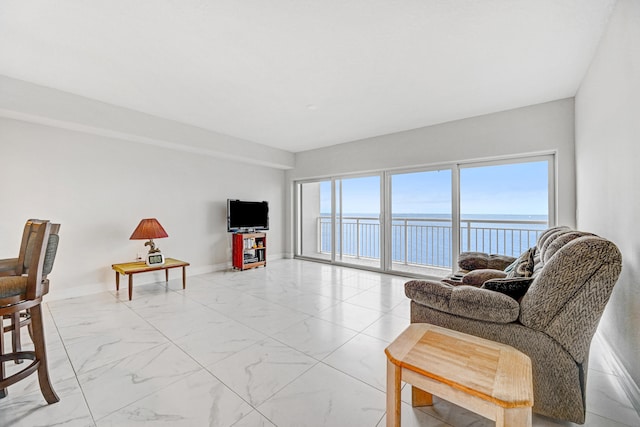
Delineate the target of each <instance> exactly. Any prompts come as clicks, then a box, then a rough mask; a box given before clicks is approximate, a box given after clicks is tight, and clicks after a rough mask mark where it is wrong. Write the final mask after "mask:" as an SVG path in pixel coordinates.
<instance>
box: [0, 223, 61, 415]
mask: <svg viewBox="0 0 640 427" xmlns="http://www.w3.org/2000/svg"><path fill="white" fill-rule="evenodd" d="M59 227H60V225H59V224H51V223H50V222H49V221H43V220H29V221H27V225H26V226H25V232H24V233H23V244H24V246H25V248H24V251H22V250H21V253H20V256H19V257H18V264H20V265H18V264H14V268H13V270H11V269H8V268H5V269H4V271H3V272H2V275H0V318H5V317H8V318H9V319H10V320H11V325H10V326H9V327H8V328H7V327H4V326H3V328H2V334H0V398H2V397H5V396H6V395H7V387H9V386H10V385H12V384H15V383H17V382H18V381H21V380H22V379H24V378H26V377H27V376H29V375H31V374H32V373H34V372H38V381H39V383H40V390H41V391H42V394H43V396H44V398H45V400H46V401H47V403H55V402H58V401H59V400H60V399H59V398H58V396H57V395H56V393H55V391H54V390H53V387H52V385H51V381H50V379H49V372H48V368H47V353H46V345H45V338H44V327H43V321H42V307H41V303H42V297H43V295H45V294H46V293H47V292H48V291H49V280H48V279H47V275H48V274H49V273H50V272H51V269H52V267H53V260H54V259H55V254H56V251H57V247H58V230H59ZM25 239H26V240H25ZM7 264H9V263H5V266H6V265H7ZM21 313H22V314H25V316H21ZM23 318H24V320H22V319H23ZM27 325H28V326H29V332H30V335H31V339H32V341H33V345H34V350H33V351H22V349H21V348H20V341H19V335H20V328H21V327H23V326H27ZM6 331H11V333H12V337H13V351H12V352H10V353H5V348H4V332H6ZM16 337H18V338H16ZM25 359H28V360H32V363H31V364H29V365H28V366H26V367H24V368H23V369H22V370H20V371H18V372H16V373H14V374H12V375H10V376H5V368H4V365H5V363H7V362H9V361H15V362H18V361H22V360H25Z"/></svg>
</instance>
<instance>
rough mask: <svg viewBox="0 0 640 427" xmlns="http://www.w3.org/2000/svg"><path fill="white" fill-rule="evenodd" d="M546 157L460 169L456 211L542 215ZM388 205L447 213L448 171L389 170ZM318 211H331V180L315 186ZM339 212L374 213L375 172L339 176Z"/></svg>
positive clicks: (377, 201) (376, 202) (376, 206)
mask: <svg viewBox="0 0 640 427" xmlns="http://www.w3.org/2000/svg"><path fill="white" fill-rule="evenodd" d="M547 168H548V163H547V162H546V161H542V162H530V163H516V164H507V165H497V166H483V167H473V168H462V169H461V170H460V203H461V212H462V215H463V216H464V215H488V214H494V215H495V214H508V215H547V213H548V196H547V191H548V169H547ZM391 182H392V211H393V213H394V214H399V213H409V214H410V213H413V214H415V213H422V214H427V213H435V214H449V213H450V210H451V171H450V170H441V171H429V172H418V173H407V174H395V175H393V176H392V181H391ZM321 188H322V190H321V192H322V195H321V211H322V212H323V213H328V212H330V211H331V184H330V182H324V183H322V186H321ZM342 191H343V197H342V200H343V203H344V206H343V212H344V213H348V214H355V213H361V214H364V213H377V212H379V210H380V194H379V193H380V178H379V177H378V176H372V177H363V178H346V179H343V180H342Z"/></svg>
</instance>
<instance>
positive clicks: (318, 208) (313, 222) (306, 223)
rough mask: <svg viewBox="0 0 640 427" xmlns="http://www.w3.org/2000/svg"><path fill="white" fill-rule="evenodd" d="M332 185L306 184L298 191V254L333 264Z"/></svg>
mask: <svg viewBox="0 0 640 427" xmlns="http://www.w3.org/2000/svg"><path fill="white" fill-rule="evenodd" d="M331 185H332V184H331V181H314V182H305V183H303V184H300V185H299V187H298V200H299V202H298V207H299V211H300V212H299V215H298V221H299V227H298V229H299V233H298V250H297V254H298V255H302V256H305V257H309V258H316V259H323V260H326V261H330V260H331V254H332V248H333V246H332V245H333V240H332V236H333V221H332V220H331V199H332V192H331Z"/></svg>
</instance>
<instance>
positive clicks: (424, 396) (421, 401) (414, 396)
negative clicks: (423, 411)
mask: <svg viewBox="0 0 640 427" xmlns="http://www.w3.org/2000/svg"><path fill="white" fill-rule="evenodd" d="M431 405H433V394H431V393H428V392H426V391H424V390H422V389H419V388H418V387H416V386H411V406H413V407H414V408H415V407H417V406H431Z"/></svg>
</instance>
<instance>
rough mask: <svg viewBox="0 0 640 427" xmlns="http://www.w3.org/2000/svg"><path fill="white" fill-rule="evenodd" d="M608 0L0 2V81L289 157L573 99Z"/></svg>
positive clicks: (607, 11)
mask: <svg viewBox="0 0 640 427" xmlns="http://www.w3.org/2000/svg"><path fill="white" fill-rule="evenodd" d="M614 5H615V0H395V1H391V0H313V1H312V0H242V1H241V0H208V1H207V0H135V1H133V0H102V1H97V0H96V1H86V0H59V1H50V0H47V1H45V0H29V1H24V0H2V2H0V74H2V75H5V76H8V77H13V78H16V79H21V80H25V81H28V82H32V83H36V84H40V85H43V86H48V87H51V88H55V89H59V90H63V91H67V92H70V93H74V94H77V95H81V96H85V97H88V98H92V99H96V100H100V101H103V102H107V103H110V104H114V105H117V106H122V107H126V108H129V109H133V110H137V111H141V112H145V113H149V114H153V115H156V116H159V117H163V118H167V119H171V120H175V121H178V122H182V123H186V124H190V125H194V126H198V127H201V128H205V129H208V130H213V131H216V132H220V133H225V134H228V135H232V136H235V137H239V138H243V139H246V140H250V141H254V142H258V143H261V144H266V145H269V146H272V147H277V148H280V149H284V150H287V151H292V152H298V151H303V150H308V149H312V148H317V147H322V146H327V145H333V144H339V143H343V142H348V141H353V140H357V139H362V138H367V137H371V136H376V135H381V134H387V133H392V132H397V131H402V130H407V129H413V128H418V127H422V126H428V125H432V124H436V123H442V122H446V121H450V120H456V119H461V118H465V117H471V116H476V115H481V114H487V113H491V112H496V111H502V110H506V109H511V108H517V107H521V106H525V105H531V104H537V103H541V102H546V101H551V100H556V99H561V98H566V97H571V96H574V95H575V93H576V90H577V88H578V86H579V84H580V82H581V80H582V77H583V76H584V74H585V72H586V71H587V68H588V66H589V63H590V61H591V58H592V57H593V55H594V53H595V49H596V47H597V44H598V42H599V40H600V37H601V35H602V33H603V30H604V28H605V25H606V23H607V20H608V17H609V14H610V12H611V10H612V8H613V6H614Z"/></svg>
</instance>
